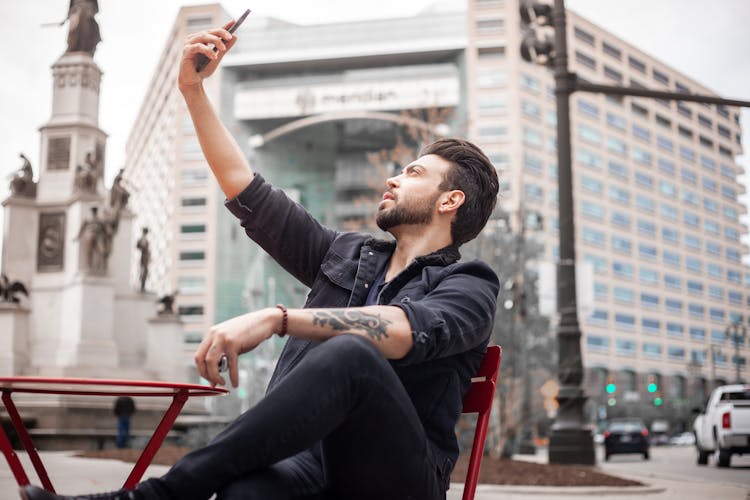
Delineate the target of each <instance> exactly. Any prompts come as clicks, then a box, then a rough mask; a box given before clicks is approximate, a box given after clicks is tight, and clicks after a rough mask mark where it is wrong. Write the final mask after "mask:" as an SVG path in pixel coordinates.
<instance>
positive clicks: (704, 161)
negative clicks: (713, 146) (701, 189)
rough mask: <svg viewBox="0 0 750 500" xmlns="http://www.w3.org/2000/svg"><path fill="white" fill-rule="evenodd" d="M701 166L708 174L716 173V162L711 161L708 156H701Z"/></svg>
mask: <svg viewBox="0 0 750 500" xmlns="http://www.w3.org/2000/svg"><path fill="white" fill-rule="evenodd" d="M701 166H702V167H703V168H704V169H705V170H708V171H709V172H715V171H716V162H715V161H714V160H713V158H709V157H708V156H705V155H701Z"/></svg>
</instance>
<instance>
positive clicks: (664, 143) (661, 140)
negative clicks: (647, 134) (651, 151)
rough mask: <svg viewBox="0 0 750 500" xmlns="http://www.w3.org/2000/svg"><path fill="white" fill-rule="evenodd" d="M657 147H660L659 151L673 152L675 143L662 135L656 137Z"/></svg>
mask: <svg viewBox="0 0 750 500" xmlns="http://www.w3.org/2000/svg"><path fill="white" fill-rule="evenodd" d="M656 145H657V146H659V149H663V150H664V151H668V152H670V153H671V152H672V151H674V143H673V142H672V140H671V139H668V138H666V137H664V136H662V135H657V136H656Z"/></svg>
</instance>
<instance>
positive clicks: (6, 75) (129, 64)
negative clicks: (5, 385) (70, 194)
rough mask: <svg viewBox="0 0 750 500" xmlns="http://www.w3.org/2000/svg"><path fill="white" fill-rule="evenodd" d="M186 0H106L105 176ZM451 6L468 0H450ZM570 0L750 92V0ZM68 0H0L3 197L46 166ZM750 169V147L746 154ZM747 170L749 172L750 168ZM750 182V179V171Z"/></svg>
mask: <svg viewBox="0 0 750 500" xmlns="http://www.w3.org/2000/svg"><path fill="white" fill-rule="evenodd" d="M191 3H192V4H195V3H206V2H182V1H178V0H125V1H123V0H99V8H100V13H99V15H98V16H97V20H98V22H99V26H100V29H101V33H102V38H103V42H102V43H101V44H99V47H98V48H97V52H96V56H95V60H96V62H97V64H98V65H99V67H100V68H101V69H102V70H103V72H104V77H103V80H102V86H101V102H100V111H99V121H100V127H101V128H102V129H103V130H104V131H105V132H107V133H108V134H109V139H108V143H107V165H106V168H107V174H106V179H107V180H108V183H109V180H111V179H112V177H113V176H114V174H115V173H116V171H117V169H118V168H120V167H121V166H122V165H123V164H124V156H125V142H126V140H127V135H128V132H129V130H130V128H131V127H132V123H133V120H134V119H135V117H136V113H137V111H138V108H139V106H140V104H141V101H142V99H143V96H144V93H145V91H146V87H147V85H148V83H149V82H150V79H151V77H152V75H153V72H154V66H155V65H156V63H157V60H158V58H159V56H160V54H161V51H162V49H163V47H164V43H165V41H166V37H167V33H168V31H169V30H170V28H171V26H172V24H173V22H174V19H175V16H176V14H177V11H178V10H179V8H180V6H181V5H187V4H191ZM221 3H222V4H223V5H224V7H225V9H226V10H227V11H228V12H230V13H231V14H234V15H239V14H240V13H241V12H242V11H243V10H244V9H245V8H248V7H249V8H251V9H252V10H253V14H251V15H258V16H274V17H279V18H282V19H286V20H289V21H293V22H298V23H315V22H333V21H347V20H354V19H365V18H378V17H399V16H409V15H414V14H416V13H417V12H419V11H420V10H422V9H423V8H425V7H426V6H428V5H430V4H432V3H434V0H408V1H404V0H377V1H376V2H373V1H362V0H317V1H314V2H313V1H310V0H226V1H223V2H221ZM440 3H442V4H448V5H461V4H465V0H442V1H441V2H440ZM566 5H567V6H568V8H570V9H573V10H575V11H576V12H578V13H579V14H581V15H582V16H584V17H586V18H588V19H590V20H591V21H593V22H595V23H597V24H599V25H600V26H602V27H604V28H605V29H607V30H609V31H611V32H613V33H615V34H616V35H618V36H620V37H621V38H623V39H624V40H626V41H627V42H630V43H632V44H634V45H635V46H637V47H639V48H640V49H642V50H643V51H645V52H646V53H649V54H651V55H653V56H655V57H657V58H658V59H660V60H662V61H663V62H665V63H667V64H668V65H670V66H672V67H674V68H676V69H677V70H679V71H682V72H684V73H685V74H687V75H688V76H689V77H692V78H694V79H696V80H698V81H700V82H701V83H703V84H705V85H707V86H708V87H709V88H711V89H713V90H714V91H716V92H718V93H719V94H721V95H723V96H725V97H735V98H740V99H745V100H750V59H748V56H747V50H748V48H750V29H748V20H750V1H747V0H711V1H708V0H627V1H623V0H568V1H567V2H566ZM67 9H68V0H28V1H12V0H0V37H1V38H0V41H1V42H2V45H0V46H2V47H3V63H2V67H1V68H2V69H1V71H2V73H1V74H2V78H0V111H1V112H0V116H1V117H2V118H0V141H1V142H0V144H1V145H2V148H0V175H2V180H0V198H4V197H5V195H6V194H7V182H5V177H6V176H7V175H9V174H10V173H11V172H13V171H14V170H16V169H17V168H18V167H19V166H20V161H19V159H18V153H19V152H24V153H25V154H26V155H27V156H28V157H29V158H30V159H31V162H32V164H33V166H34V169H35V174H37V172H38V165H39V132H38V128H39V127H40V126H41V125H43V124H44V123H45V122H46V121H47V120H48V119H49V118H50V106H51V90H52V80H51V74H50V66H51V65H52V63H53V62H54V61H55V60H56V59H57V58H58V57H59V56H60V55H61V54H62V53H63V52H64V50H65V47H66V44H65V37H66V34H67V25H66V26H65V27H60V28H58V27H41V24H43V23H52V22H56V21H57V22H59V21H61V20H62V19H64V18H65V16H66V15H67ZM742 125H743V128H744V130H745V133H744V141H743V144H744V145H745V148H746V149H747V148H748V147H750V111H748V110H745V111H743V114H742ZM740 163H742V164H743V165H744V166H745V167H746V168H747V167H748V165H749V164H750V162H748V155H745V156H744V157H743V158H741V159H740ZM746 177H747V176H746ZM746 180H747V179H746Z"/></svg>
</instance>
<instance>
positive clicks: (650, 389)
mask: <svg viewBox="0 0 750 500" xmlns="http://www.w3.org/2000/svg"><path fill="white" fill-rule="evenodd" d="M656 389H657V387H656V384H655V383H653V382H651V383H650V384H648V392H656Z"/></svg>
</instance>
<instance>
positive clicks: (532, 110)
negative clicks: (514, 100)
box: [521, 99, 542, 120]
mask: <svg viewBox="0 0 750 500" xmlns="http://www.w3.org/2000/svg"><path fill="white" fill-rule="evenodd" d="M521 110H522V111H523V114H524V115H526V116H528V117H529V118H533V119H535V120H538V119H540V118H541V117H542V111H541V109H540V108H539V105H538V104H536V103H534V102H531V101H527V100H525V99H524V100H523V101H521Z"/></svg>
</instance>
